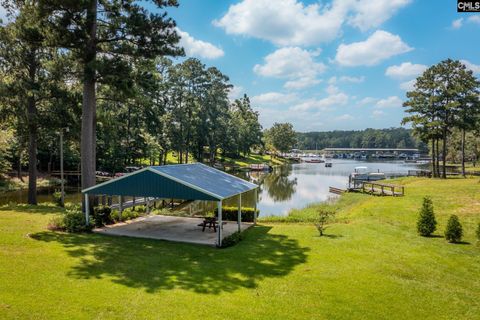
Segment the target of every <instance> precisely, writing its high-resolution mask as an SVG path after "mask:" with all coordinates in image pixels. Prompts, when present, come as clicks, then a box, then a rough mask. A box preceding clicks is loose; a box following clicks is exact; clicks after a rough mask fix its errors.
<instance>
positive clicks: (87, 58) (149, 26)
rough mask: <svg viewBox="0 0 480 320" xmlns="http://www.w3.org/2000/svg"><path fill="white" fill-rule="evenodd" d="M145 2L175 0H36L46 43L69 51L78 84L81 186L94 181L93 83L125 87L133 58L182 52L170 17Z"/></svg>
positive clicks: (172, 2)
mask: <svg viewBox="0 0 480 320" xmlns="http://www.w3.org/2000/svg"><path fill="white" fill-rule="evenodd" d="M11 1H13V0H11ZM148 3H151V4H152V5H155V6H156V7H157V9H162V10H166V8H167V7H171V6H177V5H178V3H177V1H176V0H152V1H144V2H143V3H140V2H138V1H134V0H124V1H114V0H105V1H99V0H82V1H64V0H42V1H40V8H41V12H42V15H43V18H44V20H45V24H46V26H47V28H48V32H46V34H48V39H47V40H48V44H49V46H52V47H56V48H60V49H62V50H68V51H69V52H71V53H72V57H73V58H75V61H76V62H77V64H78V67H77V68H78V74H79V79H80V81H81V82H82V84H83V101H82V129H81V143H80V153H81V167H82V188H87V187H89V186H92V185H94V184H95V170H96V136H97V134H96V123H97V112H96V110H97V104H96V100H97V97H96V87H97V84H98V83H102V84H108V85H112V86H115V87H118V88H119V89H121V90H122V89H125V88H128V87H129V85H128V83H129V81H130V73H131V71H132V70H131V69H132V68H131V66H132V65H133V63H132V62H134V61H135V60H136V59H153V58H155V57H158V56H165V55H171V56H178V55H183V54H184V52H183V49H181V48H178V47H177V44H178V41H179V40H180V36H179V35H178V33H177V31H176V24H175V21H174V20H173V19H171V18H169V17H168V15H167V13H166V12H162V13H152V12H149V11H148V10H147V9H146V7H147V5H148Z"/></svg>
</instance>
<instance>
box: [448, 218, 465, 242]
mask: <svg viewBox="0 0 480 320" xmlns="http://www.w3.org/2000/svg"><path fill="white" fill-rule="evenodd" d="M462 236H463V228H462V225H461V224H460V221H459V220H458V217H457V216H456V215H454V214H452V215H451V216H450V219H448V223H447V229H446V230H445V239H447V240H448V241H449V242H453V243H455V242H459V241H460V240H462Z"/></svg>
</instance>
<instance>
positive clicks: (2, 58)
mask: <svg viewBox="0 0 480 320" xmlns="http://www.w3.org/2000/svg"><path fill="white" fill-rule="evenodd" d="M0 4H1V5H3V6H4V7H6V8H7V10H8V12H9V15H10V17H11V18H12V21H11V22H9V23H7V24H6V25H2V26H0V68H1V71H0V72H1V73H2V77H1V80H0V93H1V95H0V104H2V105H3V108H2V109H4V110H6V111H7V112H10V113H11V114H14V115H15V117H16V118H17V119H16V124H17V132H19V133H25V136H26V137H28V138H27V139H25V140H27V141H28V177H29V180H28V203H29V204H37V165H38V158H37V156H38V140H39V135H38V133H39V127H40V124H41V121H42V116H43V115H42V111H44V110H47V109H48V107H50V106H51V99H52V98H54V96H55V95H56V93H57V92H56V90H55V86H56V84H58V82H59V81H61V79H59V78H55V77H56V76H58V74H56V73H55V72H54V71H53V70H52V67H51V65H52V61H54V60H55V58H56V56H57V53H56V52H55V51H54V50H52V49H51V48H49V47H47V46H45V27H44V25H43V24H42V19H41V18H40V17H41V15H40V11H39V6H38V3H37V2H36V1H13V0H12V1H1V2H0Z"/></svg>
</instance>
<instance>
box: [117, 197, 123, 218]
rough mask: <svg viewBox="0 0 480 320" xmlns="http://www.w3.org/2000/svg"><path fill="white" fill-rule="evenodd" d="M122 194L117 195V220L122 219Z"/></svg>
mask: <svg viewBox="0 0 480 320" xmlns="http://www.w3.org/2000/svg"><path fill="white" fill-rule="evenodd" d="M122 212H123V196H118V221H122Z"/></svg>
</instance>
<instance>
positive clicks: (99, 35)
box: [0, 0, 262, 204]
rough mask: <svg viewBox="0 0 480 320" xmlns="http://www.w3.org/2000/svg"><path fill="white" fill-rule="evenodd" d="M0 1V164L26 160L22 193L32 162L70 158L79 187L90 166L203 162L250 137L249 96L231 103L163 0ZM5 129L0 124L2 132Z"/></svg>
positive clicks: (43, 164)
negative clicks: (2, 17) (191, 53)
mask: <svg viewBox="0 0 480 320" xmlns="http://www.w3.org/2000/svg"><path fill="white" fill-rule="evenodd" d="M150 2H151V4H152V5H155V6H156V7H157V8H158V9H159V11H161V12H160V13H152V12H150V11H148V10H147V9H146V7H145V3H141V4H140V3H139V2H137V1H134V0H124V1H115V0H85V1H62V0H37V1H23V0H0V4H1V5H2V6H3V7H4V8H6V9H7V12H8V19H7V20H6V21H4V22H2V23H0V111H1V113H0V130H1V133H2V139H1V140H0V144H1V146H0V148H2V154H1V155H0V169H3V170H4V171H5V170H7V169H6V168H9V169H11V168H15V169H17V171H18V172H19V173H20V172H21V169H22V167H24V166H28V173H29V174H28V175H29V192H28V193H29V197H28V202H29V203H31V204H36V202H37V199H36V180H37V175H38V172H37V171H38V169H39V168H40V169H41V170H49V169H51V167H52V165H53V164H55V163H57V162H58V137H59V134H60V132H62V133H63V135H64V138H65V162H66V167H67V168H70V169H77V168H81V181H82V188H87V187H90V186H92V185H94V184H95V172H96V170H98V169H100V170H108V171H115V170H122V169H123V168H124V167H125V166H126V165H134V164H137V163H139V162H141V161H147V163H150V164H157V163H158V164H164V163H165V162H166V159H167V155H168V154H169V152H170V151H175V152H176V153H177V154H178V161H179V162H181V163H184V162H188V161H189V159H191V158H195V159H196V160H198V161H204V160H206V161H214V159H215V156H216V153H217V152H218V150H221V152H222V153H224V154H232V155H239V154H240V153H248V152H250V150H251V148H252V147H253V146H255V145H259V144H261V135H262V132H261V130H262V128H261V126H260V124H259V122H258V114H257V113H256V112H254V111H253V109H252V107H251V105H250V100H249V98H248V97H247V96H246V95H245V96H244V97H243V98H241V99H237V100H235V101H234V102H231V101H230V100H229V99H228V93H229V91H230V90H231V87H232V86H231V84H230V83H229V79H228V77H227V76H226V75H224V74H223V73H222V72H221V71H220V70H218V69H217V68H215V67H206V66H205V65H204V64H203V63H201V62H200V61H199V60H198V59H193V58H189V59H182V60H181V62H179V60H172V59H175V58H176V57H182V56H184V50H183V48H181V47H179V45H178V42H179V40H180V36H179V34H178V32H177V29H176V23H175V21H174V20H173V19H172V18H170V17H169V16H168V14H167V8H168V7H172V6H177V5H178V3H177V1H175V0H155V1H153V0H152V1H150ZM4 133H5V134H4Z"/></svg>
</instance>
